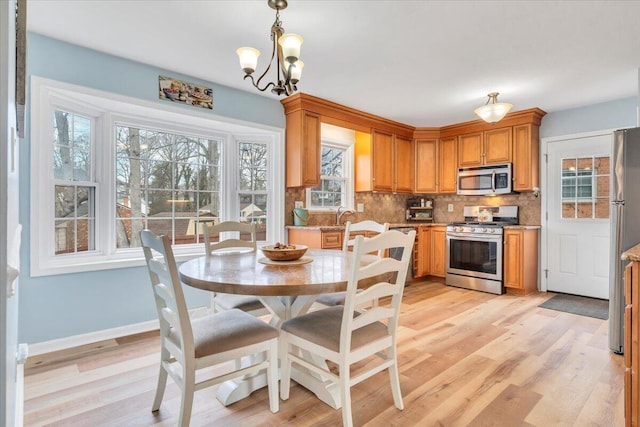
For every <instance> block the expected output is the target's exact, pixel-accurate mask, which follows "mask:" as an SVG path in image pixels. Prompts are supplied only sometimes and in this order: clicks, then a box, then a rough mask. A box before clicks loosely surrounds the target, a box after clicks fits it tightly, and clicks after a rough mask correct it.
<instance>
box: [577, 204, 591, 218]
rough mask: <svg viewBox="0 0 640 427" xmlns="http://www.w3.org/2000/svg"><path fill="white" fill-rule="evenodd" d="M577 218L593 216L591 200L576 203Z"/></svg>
mask: <svg viewBox="0 0 640 427" xmlns="http://www.w3.org/2000/svg"><path fill="white" fill-rule="evenodd" d="M577 213H578V215H577V217H578V218H593V205H592V204H591V202H585V203H578V212H577Z"/></svg>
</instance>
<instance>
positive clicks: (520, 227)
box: [504, 225, 541, 230]
mask: <svg viewBox="0 0 640 427" xmlns="http://www.w3.org/2000/svg"><path fill="white" fill-rule="evenodd" d="M504 228H505V229H507V230H539V229H540V228H541V226H539V225H505V226H504Z"/></svg>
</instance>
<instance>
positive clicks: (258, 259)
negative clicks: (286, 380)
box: [178, 249, 378, 409]
mask: <svg viewBox="0 0 640 427" xmlns="http://www.w3.org/2000/svg"><path fill="white" fill-rule="evenodd" d="M375 259H378V257H377V256H376V255H366V256H365V257H364V258H362V259H361V262H362V263H364V264H367V263H370V262H373V261H374V260H375ZM351 267H352V253H351V252H343V251H341V250H326V249H310V250H308V251H307V252H306V253H305V254H304V256H303V257H301V258H300V259H298V260H293V261H272V260H270V259H268V258H266V257H265V256H264V255H263V253H262V252H261V251H260V250H257V251H250V252H246V251H245V252H232V253H226V254H222V255H216V254H211V255H206V256H202V257H198V258H194V259H192V260H189V261H186V262H184V263H182V264H181V265H180V267H179V269H178V271H179V275H180V280H181V281H182V282H183V283H184V284H186V285H188V286H191V287H194V288H198V289H203V290H206V291H211V292H220V293H227V294H237V295H254V296H257V297H258V298H259V299H260V301H261V302H262V304H263V305H264V306H265V307H266V308H267V309H268V310H269V311H270V313H271V314H272V317H271V319H270V323H271V324H272V325H274V326H276V327H279V326H280V325H281V324H282V322H284V321H285V320H287V319H291V318H293V317H296V316H299V315H301V314H304V313H306V312H307V311H308V310H309V309H310V308H311V306H312V304H313V302H314V301H315V299H316V297H317V296H319V295H320V294H325V293H332V292H342V291H345V290H346V288H347V282H348V278H349V274H350V272H351ZM375 281H376V280H375V278H372V279H371V280H370V282H371V283H374V282H375ZM362 286H367V283H366V282H365V283H363V284H362ZM282 351H284V349H282ZM309 357H311V356H309ZM314 362H315V363H322V361H318V360H314ZM291 378H292V379H293V380H295V381H296V382H297V383H298V384H300V385H302V386H304V387H305V388H307V389H308V390H310V391H312V392H313V393H314V394H315V395H316V396H317V397H318V398H319V399H320V400H322V401H323V402H325V403H326V404H328V405H329V406H331V407H332V408H334V409H339V408H340V407H341V404H340V393H339V390H338V389H337V387H336V386H335V385H332V384H331V383H330V382H329V381H328V380H327V379H326V378H322V377H321V376H318V375H317V374H315V373H311V372H309V371H306V370H305V369H304V368H302V367H298V368H296V369H292V373H291ZM265 386H266V375H264V374H259V375H254V376H248V377H243V378H241V379H235V380H229V381H227V382H225V383H223V384H221V386H220V387H219V388H218V391H217V393H216V397H217V398H218V400H219V401H220V402H221V403H223V404H224V405H229V404H231V403H234V402H237V401H239V400H240V399H243V398H245V397H247V396H248V395H249V394H251V393H252V392H253V391H255V390H257V389H259V388H261V387H265Z"/></svg>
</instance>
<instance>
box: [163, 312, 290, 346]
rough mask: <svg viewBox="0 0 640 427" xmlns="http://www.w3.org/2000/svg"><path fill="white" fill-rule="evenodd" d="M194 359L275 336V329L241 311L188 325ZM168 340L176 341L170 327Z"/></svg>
mask: <svg viewBox="0 0 640 427" xmlns="http://www.w3.org/2000/svg"><path fill="white" fill-rule="evenodd" d="M191 328H192V329H193V341H194V347H195V356H196V358H200V357H205V356H209V355H212V354H217V353H222V352H224V351H228V350H233V349H235V348H239V347H244V346H247V345H251V344H256V343H259V342H262V341H267V340H269V339H272V338H277V337H278V330H277V329H276V328H274V327H273V326H270V325H268V324H267V323H265V322H263V321H262V320H260V319H258V318H256V317H253V316H252V315H250V314H247V313H245V312H244V311H241V310H237V309H233V310H229V311H223V312H221V313H215V314H211V315H208V316H205V317H201V318H198V319H194V320H193V321H192V322H191ZM169 338H170V339H172V340H177V339H178V335H177V331H176V330H175V329H174V328H172V329H171V331H170V332H169Z"/></svg>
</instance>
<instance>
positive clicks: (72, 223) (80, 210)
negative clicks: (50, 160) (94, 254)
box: [54, 185, 95, 254]
mask: <svg viewBox="0 0 640 427" xmlns="http://www.w3.org/2000/svg"><path fill="white" fill-rule="evenodd" d="M54 191H55V197H54V200H55V202H54V203H55V207H54V213H55V219H54V223H55V229H54V239H55V251H56V252H55V253H56V254H64V253H75V252H86V251H91V250H94V249H95V189H94V188H93V187H81V186H75V185H68V186H63V185H56V186H54Z"/></svg>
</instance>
